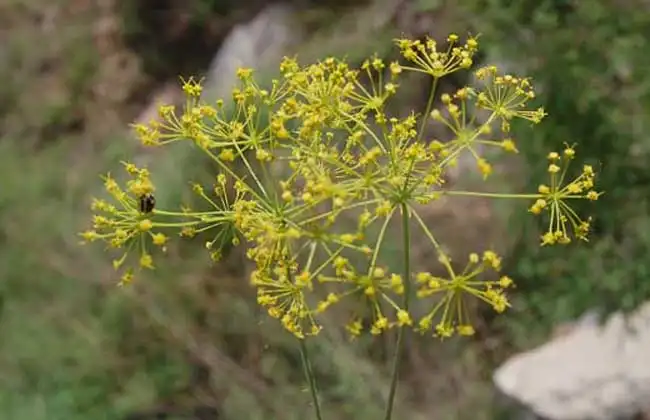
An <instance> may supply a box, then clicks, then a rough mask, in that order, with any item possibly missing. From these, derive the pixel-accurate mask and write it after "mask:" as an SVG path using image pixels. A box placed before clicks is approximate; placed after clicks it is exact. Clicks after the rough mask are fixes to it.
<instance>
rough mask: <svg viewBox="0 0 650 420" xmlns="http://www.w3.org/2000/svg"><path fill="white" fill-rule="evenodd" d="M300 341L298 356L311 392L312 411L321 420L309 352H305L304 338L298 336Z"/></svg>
mask: <svg viewBox="0 0 650 420" xmlns="http://www.w3.org/2000/svg"><path fill="white" fill-rule="evenodd" d="M298 341H299V342H300V358H301V359H302V367H303V370H304V371H305V379H307V382H308V383H309V390H310V392H311V399H312V402H313V403H314V412H315V413H316V419H317V420H323V416H322V415H321V412H320V404H319V403H318V393H317V390H316V378H315V377H314V371H313V370H312V368H311V362H310V361H309V353H308V352H307V345H306V344H305V339H304V338H299V339H298Z"/></svg>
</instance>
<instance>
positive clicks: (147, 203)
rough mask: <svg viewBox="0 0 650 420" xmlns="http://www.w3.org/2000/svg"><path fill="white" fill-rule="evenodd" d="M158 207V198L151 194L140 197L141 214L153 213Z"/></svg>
mask: <svg viewBox="0 0 650 420" xmlns="http://www.w3.org/2000/svg"><path fill="white" fill-rule="evenodd" d="M155 206H156V198H155V197H154V196H153V194H151V193H147V194H143V195H141V196H140V212H141V213H145V214H146V213H151V212H152V211H153V208H154V207H155Z"/></svg>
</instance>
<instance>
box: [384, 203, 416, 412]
mask: <svg viewBox="0 0 650 420" xmlns="http://www.w3.org/2000/svg"><path fill="white" fill-rule="evenodd" d="M402 241H403V245H402V246H403V247H404V275H403V277H404V300H403V303H402V309H404V310H405V311H407V312H408V310H409V301H410V299H409V297H410V294H411V249H410V247H411V232H410V227H409V208H408V205H407V204H406V203H402ZM405 334H406V326H401V327H399V330H398V331H397V340H396V342H395V354H394V355H393V369H392V375H391V381H390V391H389V392H388V403H387V404H386V412H385V415H384V419H385V420H391V418H392V416H393V404H394V402H395V393H396V392H397V381H398V377H399V368H400V364H401V362H402V353H403V352H404V336H405Z"/></svg>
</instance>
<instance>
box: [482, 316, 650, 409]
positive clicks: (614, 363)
mask: <svg viewBox="0 0 650 420" xmlns="http://www.w3.org/2000/svg"><path fill="white" fill-rule="evenodd" d="M493 379H494V382H495V384H496V386H497V388H498V389H499V390H500V391H501V392H502V393H503V394H505V395H507V396H508V397H509V398H512V399H513V400H515V401H516V402H518V403H519V404H522V405H525V406H526V407H528V409H529V410H530V411H531V412H533V413H535V414H536V415H538V416H540V417H543V418H547V419H551V420H613V419H626V418H632V417H634V416H635V415H638V414H639V413H641V412H643V411H644V410H646V409H647V408H648V407H649V406H650V303H647V304H645V305H643V306H642V307H640V308H639V309H638V310H637V311H636V312H634V313H633V314H631V315H629V316H628V318H627V319H625V317H624V316H623V314H622V313H616V314H614V315H613V316H611V317H610V318H609V319H608V320H607V321H606V322H605V324H604V325H602V326H601V325H598V323H596V322H595V320H594V319H593V317H591V318H589V317H587V318H585V319H583V321H582V322H579V323H578V324H577V325H576V326H575V327H574V328H573V329H572V330H571V331H570V332H568V333H566V334H565V335H563V336H562V337H558V338H555V339H553V340H552V341H550V342H549V343H547V344H544V345H542V346H541V347H538V348H536V349H533V350H530V351H528V352H525V353H522V354H518V355H516V356H514V357H512V358H511V359H510V360H508V361H506V363H504V364H503V365H502V366H501V367H499V369H498V370H497V371H496V372H495V374H494V378H493Z"/></svg>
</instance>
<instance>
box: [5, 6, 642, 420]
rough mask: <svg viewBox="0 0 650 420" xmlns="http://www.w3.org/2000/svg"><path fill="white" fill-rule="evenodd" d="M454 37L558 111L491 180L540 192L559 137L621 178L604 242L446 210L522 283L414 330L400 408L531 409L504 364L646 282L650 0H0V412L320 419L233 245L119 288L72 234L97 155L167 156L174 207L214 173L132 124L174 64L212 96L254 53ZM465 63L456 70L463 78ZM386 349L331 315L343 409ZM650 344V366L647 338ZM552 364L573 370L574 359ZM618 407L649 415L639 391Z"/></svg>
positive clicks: (617, 303) (195, 250) (375, 48)
mask: <svg viewBox="0 0 650 420" xmlns="http://www.w3.org/2000/svg"><path fill="white" fill-rule="evenodd" d="M449 32H456V33H459V34H460V35H464V34H467V33H468V32H471V33H473V34H477V33H480V34H481V38H480V41H481V44H482V60H483V61H484V62H486V63H490V64H492V63H495V64H497V65H499V66H500V67H502V68H504V70H507V71H510V72H514V73H517V74H525V75H530V76H532V77H533V79H534V81H535V82H536V84H537V86H539V90H540V95H539V100H538V104H539V105H540V106H544V107H545V108H546V110H547V112H548V113H549V117H548V118H547V119H546V120H545V121H544V123H543V124H541V125H540V126H538V127H536V128H535V129H532V130H531V129H530V127H529V126H528V125H526V124H523V125H521V126H516V127H514V137H515V138H517V139H518V145H519V149H520V154H519V155H518V159H517V161H516V162H511V161H508V162H504V165H505V166H506V167H507V168H510V169H511V172H510V173H512V171H514V172H516V175H517V176H515V177H512V176H511V177H509V178H505V179H500V180H499V181H498V182H496V184H495V185H494V186H493V187H495V188H500V187H503V188H523V187H528V188H534V187H535V185H536V184H537V183H538V182H539V180H540V179H542V178H541V177H543V176H544V170H545V155H546V153H547V152H548V151H550V150H553V149H558V148H560V147H561V146H562V144H563V143H564V142H568V143H574V142H575V143H578V145H579V148H578V153H579V156H580V157H582V158H583V159H585V160H586V161H587V162H589V163H592V164H593V165H595V167H596V168H597V169H598V170H599V172H600V175H599V182H600V189H601V190H604V191H605V195H604V196H603V197H602V200H601V201H599V202H598V203H597V205H596V206H586V207H585V208H584V209H581V210H582V211H583V212H590V213H591V214H593V216H594V218H595V232H594V235H593V236H592V239H591V241H590V242H589V243H588V244H585V245H583V246H569V247H564V248H559V249H557V248H551V249H547V248H544V249H542V248H539V246H538V229H539V226H538V225H537V224H536V223H535V220H533V219H531V218H530V217H528V216H527V215H526V212H525V209H526V207H525V205H526V204H525V203H523V204H521V203H516V204H514V206H515V207H514V210H513V211H512V212H511V211H510V210H512V209H510V208H505V207H504V206H502V205H499V206H491V207H488V208H487V209H482V210H481V212H482V213H481V217H478V218H477V217H472V218H469V220H468V218H467V217H465V216H466V214H464V213H463V212H465V211H467V210H466V207H467V206H466V205H464V204H462V202H461V203H460V204H454V203H448V204H445V206H444V208H443V209H435V211H434V212H433V216H434V217H432V220H434V221H435V220H442V221H444V222H440V224H441V225H444V226H441V227H440V228H441V229H446V230H447V231H448V235H449V236H450V237H461V238H462V239H463V241H462V243H461V244H460V245H458V246H460V247H463V246H464V247H467V250H466V252H469V251H471V250H474V249H475V247H479V249H481V247H482V246H483V245H478V244H485V243H486V242H488V245H496V246H499V247H504V248H505V249H508V250H509V252H508V254H507V259H506V262H507V264H506V265H507V267H506V269H507V271H508V273H509V274H510V275H511V276H512V277H513V278H514V279H515V280H516V281H517V284H518V287H517V289H516V291H515V293H514V295H513V297H512V298H513V309H512V310H511V311H509V312H507V313H506V314H505V315H501V316H498V317H495V316H494V315H492V314H491V313H489V312H487V311H485V313H484V312H483V311H482V310H477V314H476V317H475V318H476V319H477V330H478V333H477V335H476V336H475V337H473V338H471V339H463V340H449V341H445V342H442V343H441V342H439V341H438V340H434V339H427V340H422V341H417V340H414V341H413V342H412V343H411V345H410V346H409V349H408V351H407V356H408V361H407V362H406V363H405V364H404V369H403V372H402V378H403V380H402V385H401V386H402V388H401V390H400V396H399V404H398V405H399V411H398V413H397V415H396V418H397V419H436V420H437V419H520V418H534V417H531V416H534V415H533V414H532V411H531V410H530V409H528V408H526V407H525V406H526V404H524V403H522V402H521V401H515V399H513V398H508V396H507V395H504V394H507V392H505V391H503V390H501V391H500V390H499V389H498V388H497V387H496V386H495V385H494V381H493V374H494V372H495V370H496V369H497V368H498V367H499V366H500V365H501V364H502V363H504V362H506V361H507V360H508V359H509V358H510V357H511V356H512V355H515V354H518V353H520V352H523V351H527V350H531V349H535V348H537V347H538V346H540V345H542V344H544V343H548V342H551V341H553V340H554V339H556V338H557V337H558V336H563V335H567V334H569V335H570V334H571V331H572V330H573V329H575V328H578V326H579V325H582V324H583V323H582V321H576V320H578V319H584V317H583V315H584V314H596V315H598V319H599V320H604V321H606V320H607V319H609V318H608V317H609V316H610V314H612V313H614V312H618V311H623V312H625V313H629V314H633V313H634V311H635V310H637V308H639V307H641V306H642V305H643V303H644V302H645V301H646V300H647V299H650V214H649V210H650V209H649V207H648V204H649V201H650V170H649V169H648V158H649V154H650V3H649V2H648V1H647V0H590V1H578V0H574V1H571V0H518V1H510V0H465V1H462V2H457V1H445V0H366V1H354V0H347V1H346V0H320V1H310V0H291V1H287V2H281V1H280V0H250V1H235V0H96V1H90V0H47V1H46V0H1V1H0V419H1V420H41V419H43V420H45V419H47V420H94V419H98V420H99V419H106V420H153V419H185V420H190V419H196V420H209V419H219V420H224V419H228V420H240V419H241V420H247V419H281V420H284V419H286V420H290V419H308V418H311V417H310V411H309V393H308V392H306V390H305V389H304V386H303V381H302V370H301V365H300V358H299V355H298V354H297V351H296V348H295V345H294V344H295V343H294V341H293V340H292V339H291V337H288V336H287V335H286V334H285V333H284V332H283V331H282V330H281V329H280V328H279V327H278V326H277V325H276V324H275V323H274V322H271V321H268V320H267V319H266V317H265V316H264V315H263V314H261V313H260V312H259V311H258V309H257V308H256V307H255V305H254V299H252V296H253V294H252V293H253V291H252V290H251V289H250V288H249V286H248V282H247V280H246V279H245V278H244V273H243V272H242V270H241V264H240V259H239V258H241V256H239V255H235V256H230V257H229V258H227V259H226V260H225V261H224V262H223V263H220V264H218V265H214V264H210V262H209V259H208V258H207V255H206V254H205V252H204V249H203V246H202V242H201V241H195V242H188V243H185V244H182V245H183V246H180V247H178V249H176V248H173V249H171V250H170V258H168V259H167V261H166V262H164V263H161V264H160V266H159V267H158V269H157V271H155V273H153V274H152V275H150V276H149V277H148V278H143V279H140V281H139V282H138V284H136V285H135V286H134V287H133V288H128V289H117V288H116V287H115V284H116V280H117V279H116V278H115V273H114V272H113V270H112V267H111V265H110V258H109V256H108V255H106V254H105V253H103V252H102V249H100V247H80V246H79V240H78V237H77V236H76V232H78V231H80V230H82V229H84V227H85V223H86V221H87V219H88V216H89V211H88V205H89V202H90V196H91V195H93V194H95V193H97V192H99V191H100V190H101V180H100V179H99V177H98V175H99V173H100V172H107V171H111V170H114V171H115V170H117V169H118V168H119V166H120V165H119V161H120V160H131V159H135V160H136V161H137V162H139V163H144V164H147V165H149V166H150V167H151V169H152V171H154V173H155V177H156V182H157V184H158V185H159V186H162V185H164V191H161V192H160V193H159V196H158V199H159V200H160V201H161V202H162V203H179V202H182V201H184V200H187V199H188V198H187V197H188V195H187V192H186V191H189V188H188V185H187V180H188V178H195V179H201V177H206V176H209V171H208V170H207V169H209V168H202V167H201V165H200V164H197V162H200V161H198V160H197V159H198V157H197V156H195V155H194V154H193V153H192V151H191V150H186V148H181V149H176V148H170V149H165V150H155V151H153V152H152V151H148V150H142V149H141V148H140V147H139V146H138V144H137V143H136V142H135V140H134V138H133V136H132V133H131V132H130V130H129V127H128V125H129V124H130V123H132V122H133V121H145V122H146V121H148V120H149V119H150V118H152V117H153V116H154V115H155V114H154V111H155V104H156V103H157V102H159V101H164V102H168V103H174V102H177V101H178V100H179V98H180V99H181V100H182V97H181V95H180V93H179V91H178V76H186V77H187V76H192V75H194V76H199V77H201V76H204V77H206V79H205V80H206V89H207V91H206V95H207V96H208V97H209V98H207V99H215V98H216V97H219V96H226V95H227V94H228V92H229V90H230V89H231V87H232V83H233V71H234V69H235V68H236V67H237V66H239V65H248V66H253V67H255V68H260V69H261V73H263V74H265V73H264V71H265V69H268V71H269V72H268V74H269V75H271V74H272V71H271V70H272V69H273V68H274V66H275V65H276V64H277V62H278V61H279V59H280V57H282V56H283V55H286V54H295V53H297V54H298V56H299V57H300V59H301V61H302V62H306V61H308V60H313V59H316V58H319V57H324V56H325V55H329V54H334V55H337V56H346V57H347V58H348V59H349V60H350V61H352V62H359V61H360V60H361V58H363V57H366V56H368V55H370V54H371V53H373V52H377V53H378V54H380V55H381V56H382V57H385V58H387V59H394V58H395V57H396V56H395V50H394V49H393V48H392V41H391V40H392V39H393V38H395V37H398V36H400V35H402V34H404V35H408V36H413V37H421V36H424V35H430V36H432V37H434V38H437V39H444V37H446V35H447V34H448V33H449ZM451 79H452V80H447V81H446V82H445V83H447V85H445V86H443V89H451V88H453V87H454V86H455V85H458V86H460V85H462V84H463V83H465V82H466V80H462V77H456V78H451ZM403 84H404V86H403V87H402V88H403V91H404V92H407V93H408V94H407V95H406V99H405V100H404V102H403V103H401V104H400V106H402V107H404V109H406V110H408V109H421V108H423V106H424V103H425V102H426V97H427V94H428V88H429V86H428V84H427V82H426V81H425V80H422V79H418V78H412V79H407V80H405V81H404V82H403ZM187 149H189V148H187ZM206 179H207V178H206ZM512 179H517V180H518V184H517V185H516V186H515V185H514V184H511V185H508V183H509V182H512V181H511V180H512ZM520 180H523V182H524V183H525V184H528V185H520V184H521V182H519V181H520ZM535 181H537V182H535ZM160 189H161V188H160V187H159V190H160ZM432 211H433V210H432ZM504 217H505V218H506V220H507V229H506V228H501V230H498V229H497V230H496V231H495V230H494V229H495V228H494V226H496V225H495V223H493V221H494V220H503V219H504ZM479 219H480V220H479ZM474 220H476V222H474ZM434 223H435V222H434ZM488 226H489V227H490V228H489V230H490V233H489V238H488V239H486V235H487V233H486V232H487V230H488ZM434 230H436V228H434ZM416 254H417V253H416ZM581 317H582V318H581ZM590 319H591V318H590ZM646 328H648V327H647V326H646ZM596 346H598V345H597V344H596ZM592 349H593V347H592ZM645 349H647V353H645V354H650V345H648V344H647V342H646V347H645ZM388 350H390V345H389V344H388V342H387V341H383V340H378V341H375V342H372V341H365V340H360V341H358V342H355V343H350V342H349V341H348V339H347V338H346V337H345V334H344V333H343V332H342V331H338V330H337V329H335V328H332V329H327V330H326V332H325V333H324V334H323V336H322V337H321V339H319V340H316V341H314V343H313V344H312V354H313V357H314V364H315V369H316V372H317V375H318V376H319V378H321V391H322V394H323V399H324V400H325V404H326V405H327V406H328V407H329V409H328V411H327V414H328V415H329V416H328V418H330V419H359V420H371V419H372V420H374V419H378V418H381V411H380V409H381V406H382V402H383V399H384V395H385V392H386V389H387V385H388V354H389V352H388ZM582 351H586V350H584V349H583V350H582ZM578 353H580V350H579V351H578ZM641 354H643V353H641ZM621 357H622V356H621ZM601 362H602V364H607V361H604V360H601ZM637 362H638V363H640V365H638V366H635V369H636V370H637V371H639V369H641V370H642V369H646V371H647V369H648V367H649V366H650V356H648V357H647V358H646V359H645V361H644V359H643V357H641V358H639V359H638V360H637ZM553 366H554V367H555V368H558V369H560V370H561V371H560V373H558V376H559V377H560V380H562V381H569V380H570V378H569V377H568V376H564V374H563V373H561V372H562V370H563V371H564V372H566V369H565V368H566V366H564V365H563V364H562V359H561V358H560V359H559V360H558V361H557V362H556V363H554V364H553ZM594 366H595V365H594ZM567 375H568V374H567ZM648 377H649V378H650V376H648ZM528 380H529V381H533V382H534V381H535V380H536V379H535V377H530V378H528ZM649 384H650V379H647V380H646V382H645V386H646V389H647V387H648V386H650V385H649ZM522 386H523V385H522ZM623 393H625V392H623ZM639 395H641V394H639ZM644 395H646V396H647V399H646V400H645V401H646V402H647V401H650V393H648V394H644ZM640 398H641V397H640ZM625 404H628V406H629V407H632V406H633V408H630V410H627V411H628V412H627V413H626V414H625V415H626V416H629V417H632V416H641V415H643V410H642V406H643V401H642V402H641V403H637V402H634V403H632V402H627V403H625ZM629 407H628V408H629ZM537 412H538V414H539V408H538V409H537ZM535 415H537V414H535ZM556 418H558V419H559V418H561V416H560V417H557V416H556ZM564 418H568V417H566V416H565V417H564ZM574 418H580V417H574ZM601 418H603V417H601ZM611 418H615V417H611ZM639 418H640V417H639Z"/></svg>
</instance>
